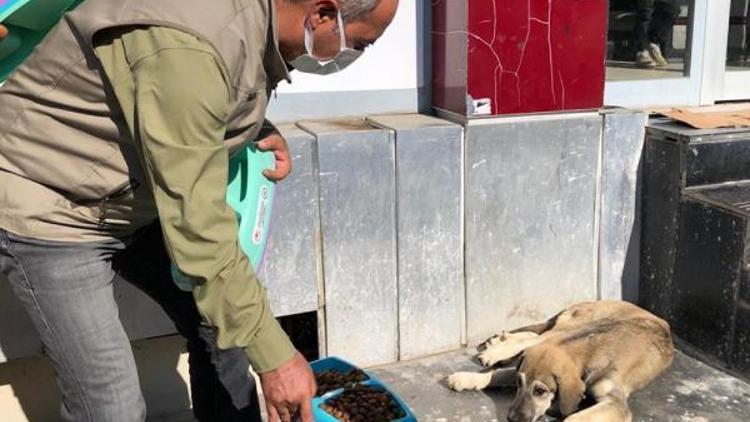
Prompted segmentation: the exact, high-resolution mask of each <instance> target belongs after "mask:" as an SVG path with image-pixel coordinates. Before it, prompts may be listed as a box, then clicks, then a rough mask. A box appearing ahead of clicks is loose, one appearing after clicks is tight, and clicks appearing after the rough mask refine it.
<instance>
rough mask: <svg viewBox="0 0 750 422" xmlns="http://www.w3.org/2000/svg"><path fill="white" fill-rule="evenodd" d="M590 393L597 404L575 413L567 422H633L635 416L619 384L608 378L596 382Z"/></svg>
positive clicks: (566, 419)
mask: <svg viewBox="0 0 750 422" xmlns="http://www.w3.org/2000/svg"><path fill="white" fill-rule="evenodd" d="M589 392H590V393H591V394H592V395H593V396H594V398H595V399H596V402H597V403H596V404H595V405H593V406H591V407H589V408H588V409H586V410H582V411H580V412H577V413H574V414H572V415H570V416H568V417H567V418H565V422H600V421H607V422H631V421H632V420H633V414H632V413H631V412H630V408H629V407H628V398H627V396H626V394H625V393H624V392H623V391H622V389H621V388H620V387H619V385H618V384H617V383H615V382H614V381H613V380H611V379H608V378H606V377H605V378H603V379H601V380H600V381H598V382H595V383H594V384H593V385H592V386H591V388H590V389H589Z"/></svg>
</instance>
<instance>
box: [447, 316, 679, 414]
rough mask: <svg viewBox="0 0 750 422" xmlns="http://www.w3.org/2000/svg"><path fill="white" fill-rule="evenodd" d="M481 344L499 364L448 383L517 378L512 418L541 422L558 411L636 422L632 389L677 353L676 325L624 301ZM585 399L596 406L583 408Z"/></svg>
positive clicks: (486, 360) (461, 386)
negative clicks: (673, 333)
mask: <svg viewBox="0 0 750 422" xmlns="http://www.w3.org/2000/svg"><path fill="white" fill-rule="evenodd" d="M480 349H481V350H483V351H482V352H481V353H480V354H479V360H480V361H481V362H482V364H483V365H484V366H486V367H490V368H492V369H491V370H489V371H486V372H481V373H469V372H458V373H455V374H453V375H451V376H450V377H448V380H447V382H448V386H449V387H450V388H452V389H454V390H456V391H461V390H481V389H484V388H487V387H492V386H502V385H513V382H514V381H515V384H516V385H517V387H518V390H517V393H516V397H515V399H514V401H513V404H512V405H511V408H510V411H509V412H508V421H510V422H537V421H539V420H542V419H543V418H544V416H545V414H546V413H547V412H548V411H550V410H553V411H554V410H557V411H558V413H559V414H561V415H562V416H563V417H565V421H566V422H629V421H631V420H632V414H631V412H630V409H629V407H628V403H627V400H628V397H629V396H630V394H632V393H633V392H635V391H638V390H640V389H642V388H644V387H645V386H647V385H648V384H649V383H651V381H653V380H654V379H655V378H656V377H657V376H659V374H661V373H662V372H663V371H664V370H665V369H667V368H668V367H669V366H670V365H671V363H672V359H673V357H674V346H673V344H672V337H671V334H670V329H669V324H667V323H666V322H665V321H663V320H661V319H659V318H657V317H656V316H654V315H652V314H650V313H649V312H646V311H645V310H643V309H641V308H639V307H637V306H635V305H632V304H629V303H626V302H617V301H603V302H586V303H581V304H578V305H574V306H571V307H570V308H568V309H566V310H565V311H563V312H561V313H559V314H558V315H556V316H555V317H553V318H551V319H550V320H548V321H547V322H545V323H541V324H536V325H531V326H528V327H524V328H520V329H518V330H514V331H512V332H510V333H502V334H498V335H497V336H495V337H492V338H490V339H489V340H487V341H485V342H484V343H482V345H481V346H480ZM514 364H515V365H516V368H515V369H508V368H506V367H508V366H512V365H514ZM585 396H590V397H592V398H593V399H594V400H595V401H596V404H595V405H593V406H591V407H589V408H587V409H585V410H582V411H580V412H579V411H578V408H579V405H580V404H581V401H582V400H583V398H584V397H585Z"/></svg>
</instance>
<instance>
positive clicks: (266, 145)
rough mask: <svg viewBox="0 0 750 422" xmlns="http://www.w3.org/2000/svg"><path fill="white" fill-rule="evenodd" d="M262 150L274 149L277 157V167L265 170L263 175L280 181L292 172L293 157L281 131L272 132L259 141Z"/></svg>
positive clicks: (271, 179)
mask: <svg viewBox="0 0 750 422" xmlns="http://www.w3.org/2000/svg"><path fill="white" fill-rule="evenodd" d="M258 149H259V150H261V151H272V152H273V155H274V156H275V157H276V168H275V169H266V170H263V175H264V176H266V178H267V179H268V180H270V181H272V182H278V181H281V180H282V179H284V178H285V177H287V176H289V173H291V172H292V157H291V156H290V155H289V147H288V146H287V144H286V139H284V137H283V136H281V134H279V133H272V134H270V135H268V136H267V137H265V138H263V139H262V140H261V141H260V142H258Z"/></svg>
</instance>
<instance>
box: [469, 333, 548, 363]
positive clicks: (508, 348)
mask: <svg viewBox="0 0 750 422" xmlns="http://www.w3.org/2000/svg"><path fill="white" fill-rule="evenodd" d="M521 334H523V335H521ZM510 336H518V337H508V338H507V340H505V341H502V342H500V343H496V344H493V345H491V346H489V347H487V349H485V350H484V352H482V353H480V354H479V362H481V363H482V365H484V366H486V367H490V366H493V365H495V364H497V363H500V362H503V361H509V360H511V359H513V358H514V357H516V356H518V355H519V354H520V353H521V352H523V351H524V350H526V349H528V348H529V347H531V346H535V345H537V344H539V343H541V342H542V340H544V338H543V337H542V336H538V335H536V334H533V333H518V334H510Z"/></svg>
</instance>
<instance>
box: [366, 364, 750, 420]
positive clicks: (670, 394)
mask: <svg viewBox="0 0 750 422" xmlns="http://www.w3.org/2000/svg"><path fill="white" fill-rule="evenodd" d="M477 369H479V368H478V366H477V365H476V364H474V363H473V362H472V361H471V354H470V353H469V352H468V351H461V352H456V353H452V354H447V355H440V356H433V357H430V358H426V359H421V360H417V361H412V362H403V363H400V364H396V365H391V366H388V367H384V368H376V369H375V370H374V372H375V373H376V375H377V376H378V377H380V378H381V379H382V380H383V381H385V382H386V383H388V384H389V385H390V386H391V387H392V388H393V389H394V390H395V391H396V393H397V394H399V395H400V396H401V397H402V398H403V399H404V400H405V401H406V402H407V403H408V404H409V406H410V407H411V408H412V410H413V411H414V412H415V414H416V416H417V418H418V419H419V421H420V422H495V421H505V418H506V414H507V410H508V408H509V406H510V403H511V401H512V397H513V391H512V390H510V389H495V390H488V391H486V392H461V393H456V392H453V391H450V390H448V389H447V388H445V387H444V386H443V385H442V384H441V380H442V379H444V378H445V377H446V376H448V375H450V374H451V373H453V372H454V371H467V370H469V371H471V370H477ZM630 405H631V409H632V410H633V413H634V416H635V417H634V419H633V420H634V421H636V422H738V421H746V420H750V384H747V383H745V382H743V381H740V380H738V379H736V378H733V377H731V376H729V375H727V374H725V373H723V372H720V371H717V370H715V369H713V368H711V367H709V366H706V365H704V364H703V363H701V362H698V361H696V360H693V359H691V358H689V357H686V356H685V355H682V354H678V356H677V358H676V360H675V363H674V364H673V365H672V367H671V368H670V369H669V370H668V371H667V372H665V373H664V374H663V375H662V376H661V377H660V378H659V379H657V380H656V381H655V382H654V383H653V384H651V385H650V386H648V387H647V388H646V389H644V390H642V391H640V392H638V393H636V394H635V395H633V397H631V399H630ZM602 422H605V421H602Z"/></svg>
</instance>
